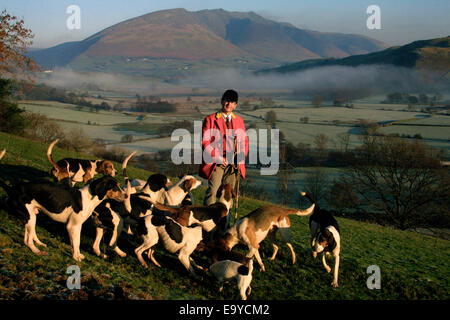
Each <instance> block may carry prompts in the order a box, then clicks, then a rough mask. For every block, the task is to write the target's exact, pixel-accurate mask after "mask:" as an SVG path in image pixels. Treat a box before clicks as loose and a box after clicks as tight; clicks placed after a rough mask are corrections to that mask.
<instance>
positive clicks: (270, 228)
mask: <svg viewBox="0 0 450 320" xmlns="http://www.w3.org/2000/svg"><path fill="white" fill-rule="evenodd" d="M314 206H315V205H314V204H313V205H311V206H310V207H309V208H308V209H306V210H297V209H284V208H281V207H278V206H273V205H268V206H263V207H260V208H258V209H256V210H254V211H252V212H250V213H249V214H248V215H246V216H245V217H242V218H240V219H239V220H238V221H236V223H235V224H234V225H233V226H232V227H231V228H229V229H228V230H227V231H226V233H225V235H224V236H223V237H222V238H221V239H219V241H220V243H221V245H222V246H223V247H224V248H225V249H226V250H231V249H232V248H233V247H234V246H235V245H236V244H238V243H239V242H241V243H244V244H245V245H247V246H248V248H249V253H248V254H247V257H250V258H251V257H253V256H254V257H255V258H256V261H258V264H259V265H260V267H261V270H262V271H265V267H264V264H263V262H262V260H261V256H260V255H259V251H258V249H259V244H260V243H261V241H263V240H264V239H265V238H266V236H267V235H268V234H269V232H275V231H276V230H279V231H280V234H281V236H282V238H283V240H284V241H285V242H286V245H287V246H288V247H289V249H290V250H291V254H292V263H295V260H296V258H295V252H294V248H293V247H292V244H291V243H290V226H291V222H290V220H289V217H288V216H289V215H291V214H295V215H297V216H307V215H309V214H311V213H312V212H313V210H314ZM273 248H274V252H273V255H272V257H271V260H273V259H275V256H276V254H277V252H278V247H277V246H276V245H275V244H274V243H273Z"/></svg>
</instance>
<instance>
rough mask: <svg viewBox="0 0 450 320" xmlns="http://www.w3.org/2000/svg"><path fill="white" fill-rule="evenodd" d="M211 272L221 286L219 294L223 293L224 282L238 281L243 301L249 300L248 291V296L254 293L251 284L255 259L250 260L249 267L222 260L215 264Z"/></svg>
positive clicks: (210, 268) (211, 267)
mask: <svg viewBox="0 0 450 320" xmlns="http://www.w3.org/2000/svg"><path fill="white" fill-rule="evenodd" d="M209 270H210V271H211V273H212V274H213V275H214V276H215V277H216V278H217V280H218V281H219V283H220V284H221V286H220V289H219V292H222V289H223V282H224V281H226V280H229V279H236V282H237V285H238V289H239V293H240V294H241V298H242V300H247V289H248V294H250V293H251V292H252V288H251V287H250V283H251V282H252V272H253V259H250V261H249V263H248V267H247V266H245V265H243V264H242V263H239V262H236V261H232V260H222V261H218V262H215V263H213V264H212V265H211V266H210V267H209Z"/></svg>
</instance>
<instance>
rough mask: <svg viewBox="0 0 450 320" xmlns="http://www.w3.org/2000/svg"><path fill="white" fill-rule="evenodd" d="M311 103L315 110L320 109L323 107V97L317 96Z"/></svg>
mask: <svg viewBox="0 0 450 320" xmlns="http://www.w3.org/2000/svg"><path fill="white" fill-rule="evenodd" d="M311 103H312V105H313V107H314V108H319V107H320V106H321V105H322V97H321V96H320V95H318V94H317V95H315V96H314V98H313V99H312V102H311Z"/></svg>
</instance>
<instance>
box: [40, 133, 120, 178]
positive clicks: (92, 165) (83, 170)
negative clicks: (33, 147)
mask: <svg viewBox="0 0 450 320" xmlns="http://www.w3.org/2000/svg"><path fill="white" fill-rule="evenodd" d="M58 141H59V139H56V140H55V141H53V142H52V143H51V144H50V146H49V147H48V149H47V159H48V161H50V163H51V164H52V165H53V169H52V171H51V172H52V174H53V175H54V176H55V178H56V179H57V180H58V181H61V180H64V179H67V178H69V179H70V181H71V183H72V186H74V185H75V183H77V182H83V183H84V184H87V183H88V182H89V181H91V180H92V179H93V178H94V176H95V175H96V174H98V173H102V174H104V175H109V176H111V177H115V176H116V173H117V170H116V169H114V164H113V163H112V162H111V161H108V160H83V159H74V158H64V159H61V160H59V161H58V162H55V161H54V160H53V158H52V150H53V147H54V146H55V144H56V143H57V142H58Z"/></svg>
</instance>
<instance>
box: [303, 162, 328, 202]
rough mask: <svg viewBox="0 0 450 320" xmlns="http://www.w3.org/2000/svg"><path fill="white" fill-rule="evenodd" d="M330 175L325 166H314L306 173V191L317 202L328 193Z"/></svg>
mask: <svg viewBox="0 0 450 320" xmlns="http://www.w3.org/2000/svg"><path fill="white" fill-rule="evenodd" d="M327 186H328V175H327V173H326V172H325V169H323V168H312V170H311V171H309V172H308V173H307V174H306V178H305V186H304V187H305V191H306V192H307V193H308V194H309V195H310V196H311V198H312V199H313V200H314V201H315V202H319V201H320V200H322V199H323V198H324V196H325V195H326V190H327Z"/></svg>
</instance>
